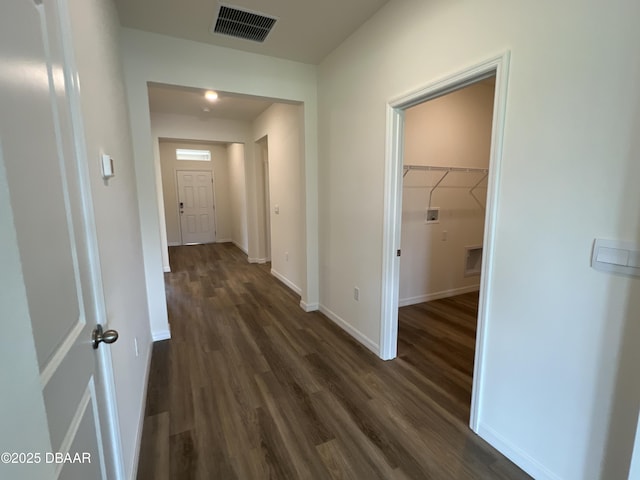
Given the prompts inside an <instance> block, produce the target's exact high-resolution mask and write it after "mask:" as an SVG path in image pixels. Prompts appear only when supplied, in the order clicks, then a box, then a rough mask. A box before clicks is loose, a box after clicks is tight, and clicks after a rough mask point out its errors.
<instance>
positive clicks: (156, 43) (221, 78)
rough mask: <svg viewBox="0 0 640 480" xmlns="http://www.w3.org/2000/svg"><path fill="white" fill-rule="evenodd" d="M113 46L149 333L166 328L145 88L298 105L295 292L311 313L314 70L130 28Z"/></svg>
mask: <svg viewBox="0 0 640 480" xmlns="http://www.w3.org/2000/svg"><path fill="white" fill-rule="evenodd" d="M121 42H122V46H123V55H124V65H125V79H126V87H127V97H128V100H129V109H130V116H131V127H132V134H133V139H134V153H135V158H136V173H137V178H138V193H139V195H138V197H139V201H138V207H139V210H140V217H141V219H142V240H143V245H144V255H145V275H146V280H147V290H148V296H149V299H150V302H151V305H152V312H151V329H152V331H153V332H154V333H155V332H162V331H167V329H168V325H167V312H166V305H165V294H164V282H163V277H162V244H161V233H160V232H161V223H160V217H159V210H158V205H159V203H158V191H157V188H156V182H157V180H158V179H157V177H156V175H157V172H156V168H155V165H154V155H153V144H152V142H151V124H150V120H149V102H148V97H147V82H149V81H154V82H159V83H167V84H172V85H184V86H191V87H198V88H214V89H217V90H220V91H227V92H235V93H245V94H249V95H257V96H262V97H268V98H280V99H286V100H292V101H299V102H303V103H304V105H305V108H304V128H305V151H304V152H305V156H304V159H305V169H304V178H305V197H306V201H305V217H304V222H305V230H306V236H305V251H304V256H305V258H304V265H305V273H304V279H303V280H304V281H303V282H302V285H301V288H302V301H303V302H304V303H305V304H306V305H307V306H311V307H313V306H314V305H315V306H317V304H318V280H317V275H318V263H317V259H318V254H317V251H318V244H317V238H318V237H317V233H318V227H317V183H316V179H317V101H316V94H317V91H316V67H315V66H312V65H305V64H301V63H296V62H291V61H287V60H282V59H275V58H270V57H265V56H261V55H256V54H251V53H246V52H239V51H234V50H230V49H226V48H220V47H215V46H212V45H205V44H199V43H195V42H190V41H186V40H179V39H175V38H170V37H166V36H162V35H156V34H152V33H146V32H141V31H136V30H130V29H122V30H121ZM205 59H206V60H205ZM174 138H175V137H174ZM177 138H185V137H177ZM189 138H193V137H189ZM246 148H247V149H249V148H253V145H249V144H246ZM254 167H255V165H254V164H253V163H252V164H250V165H249V168H248V169H247V172H246V173H247V179H248V182H247V184H248V185H253V184H254V183H255V172H254ZM247 195H248V199H247V207H248V216H249V222H248V229H249V232H248V233H249V237H250V238H254V239H255V241H254V242H253V244H249V256H250V257H253V256H255V255H254V252H257V250H258V245H257V238H258V236H257V235H254V234H253V232H252V230H254V229H255V228H257V225H258V222H257V213H256V210H257V207H256V203H257V200H256V198H255V188H248V189H247Z"/></svg>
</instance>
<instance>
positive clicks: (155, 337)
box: [151, 329, 171, 342]
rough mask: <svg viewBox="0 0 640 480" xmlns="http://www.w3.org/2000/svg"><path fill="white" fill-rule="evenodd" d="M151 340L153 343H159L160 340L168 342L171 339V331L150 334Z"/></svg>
mask: <svg viewBox="0 0 640 480" xmlns="http://www.w3.org/2000/svg"><path fill="white" fill-rule="evenodd" d="M151 338H152V339H153V341H154V342H159V341H161V340H169V339H170V338H171V330H170V329H167V330H160V331H159V332H153V333H152V334H151Z"/></svg>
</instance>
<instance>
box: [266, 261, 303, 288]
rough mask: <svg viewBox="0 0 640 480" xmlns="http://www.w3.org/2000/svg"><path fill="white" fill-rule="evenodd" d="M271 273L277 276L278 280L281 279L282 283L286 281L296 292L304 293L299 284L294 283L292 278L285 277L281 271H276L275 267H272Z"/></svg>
mask: <svg viewBox="0 0 640 480" xmlns="http://www.w3.org/2000/svg"><path fill="white" fill-rule="evenodd" d="M271 275H273V276H274V277H276V278H277V279H278V280H280V281H281V282H282V283H284V284H285V285H286V286H287V287H289V288H290V289H291V290H293V291H294V292H296V293H297V294H298V295H302V289H301V288H300V287H299V286H297V285H296V284H295V283H293V282H292V281H291V280H289V279H288V278H287V277H285V276H284V275H282V274H281V273H279V272H277V271H275V270H274V269H273V268H272V269H271Z"/></svg>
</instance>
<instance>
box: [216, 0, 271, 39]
mask: <svg viewBox="0 0 640 480" xmlns="http://www.w3.org/2000/svg"><path fill="white" fill-rule="evenodd" d="M276 21H277V18H275V17H271V16H269V15H265V14H262V13H258V12H251V11H249V10H246V9H243V8H240V7H232V6H230V5H220V8H219V9H218V15H216V20H215V23H214V24H213V27H212V28H211V32H212V33H220V34H222V35H228V36H231V37H236V38H243V39H245V40H252V41H254V42H259V43H262V42H264V41H265V39H266V38H267V35H269V32H271V29H272V28H273V26H274V25H275V23H276Z"/></svg>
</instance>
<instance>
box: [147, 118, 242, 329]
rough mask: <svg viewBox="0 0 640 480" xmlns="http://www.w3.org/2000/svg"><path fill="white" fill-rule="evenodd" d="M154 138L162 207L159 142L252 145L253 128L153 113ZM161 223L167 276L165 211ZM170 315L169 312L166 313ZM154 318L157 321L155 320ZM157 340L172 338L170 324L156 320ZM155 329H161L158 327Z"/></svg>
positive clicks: (156, 182) (215, 119)
mask: <svg viewBox="0 0 640 480" xmlns="http://www.w3.org/2000/svg"><path fill="white" fill-rule="evenodd" d="M151 138H152V143H153V158H154V174H155V175H156V178H155V184H156V194H157V197H158V199H157V201H158V205H163V204H164V196H163V192H162V190H163V189H162V177H161V173H160V172H161V166H160V151H159V143H158V142H159V139H160V138H171V139H189V140H198V141H211V142H229V143H236V142H238V143H251V125H250V124H249V123H248V122H241V121H237V120H226V119H221V118H206V119H203V118H201V117H195V116H190V115H175V114H167V113H151ZM158 215H159V219H160V225H159V226H160V251H161V255H162V266H163V270H164V271H165V272H169V271H171V269H170V267H169V251H168V249H167V231H166V221H165V217H164V209H162V208H161V209H159V211H158ZM165 315H166V312H165ZM152 318H153V317H152ZM151 323H152V331H153V332H154V339H155V340H159V339H161V338H168V337H169V331H168V327H167V325H166V324H162V323H161V322H154V321H153V320H152V322H151ZM154 325H158V326H157V327H156V326H154Z"/></svg>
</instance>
